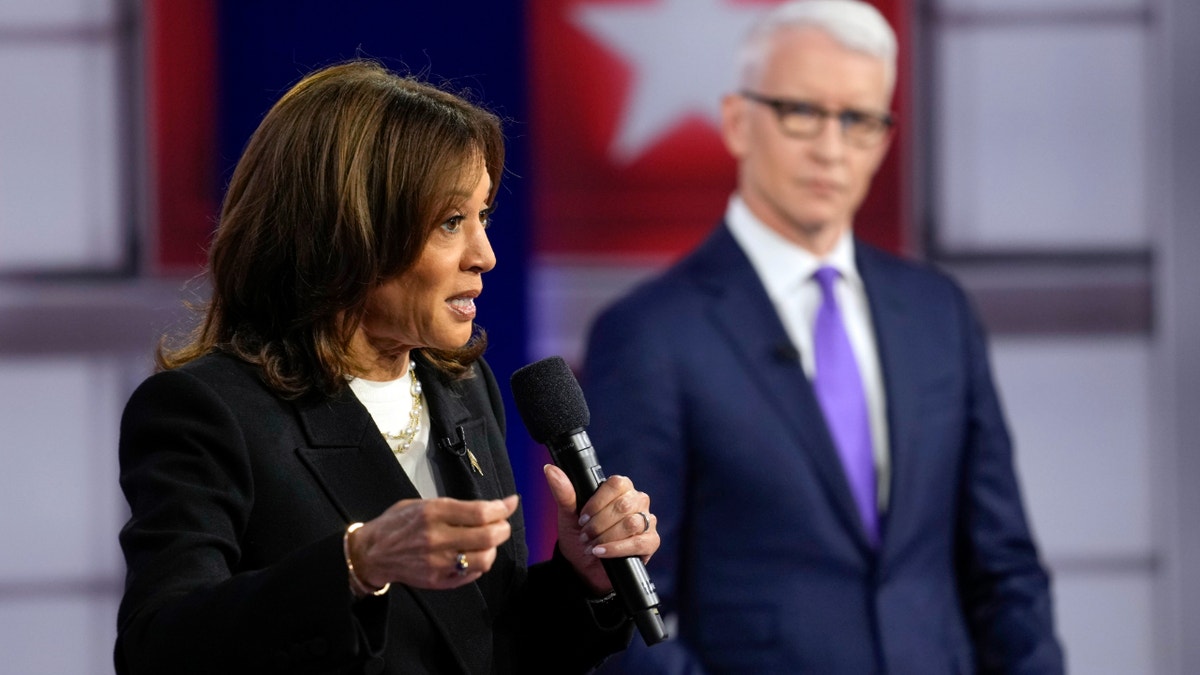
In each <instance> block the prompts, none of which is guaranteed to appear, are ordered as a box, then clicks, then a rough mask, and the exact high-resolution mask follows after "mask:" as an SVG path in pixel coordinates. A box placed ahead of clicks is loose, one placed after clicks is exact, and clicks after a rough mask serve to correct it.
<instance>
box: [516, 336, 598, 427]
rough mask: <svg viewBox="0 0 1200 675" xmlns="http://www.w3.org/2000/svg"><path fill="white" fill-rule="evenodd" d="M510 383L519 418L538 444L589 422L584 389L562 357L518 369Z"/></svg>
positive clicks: (589, 417) (546, 359)
mask: <svg viewBox="0 0 1200 675" xmlns="http://www.w3.org/2000/svg"><path fill="white" fill-rule="evenodd" d="M509 383H510V384H511V385H512V393H513V400H514V401H515V402H516V404H517V411H518V412H520V413H521V420H522V421H524V422H525V428H526V429H528V430H529V435H530V436H532V437H533V440H535V441H537V442H538V443H542V444H545V443H546V441H548V440H550V439H552V438H554V437H556V436H561V435H563V434H567V433H570V432H572V431H575V430H576V429H582V428H584V427H586V426H587V425H588V422H589V421H591V415H590V414H589V413H588V407H587V402H586V401H584V400H583V390H582V389H580V388H579V382H578V381H577V380H576V379H575V374H574V373H572V372H571V367H570V366H568V365H567V362H566V361H564V360H563V358H562V357H561V356H551V357H549V358H545V359H542V360H541V361H535V362H533V363H531V364H529V365H527V366H522V367H521V368H518V369H517V371H516V372H514V373H513V374H512V379H511V381H510V382H509Z"/></svg>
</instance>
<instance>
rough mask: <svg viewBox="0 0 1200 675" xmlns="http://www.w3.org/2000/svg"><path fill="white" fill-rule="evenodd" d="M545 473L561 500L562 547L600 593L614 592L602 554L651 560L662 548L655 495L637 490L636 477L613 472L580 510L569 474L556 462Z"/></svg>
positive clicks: (559, 510) (559, 514) (608, 556)
mask: <svg viewBox="0 0 1200 675" xmlns="http://www.w3.org/2000/svg"><path fill="white" fill-rule="evenodd" d="M544 471H545V474H546V484H547V485H548V486H549V487H550V494H552V495H553V496H554V501H555V502H557V503H558V548H559V550H560V551H561V552H562V554H563V557H565V558H566V559H567V561H568V562H570V563H571V565H572V566H573V567H574V568H575V570H576V571H577V572H578V573H579V575H580V576H581V577H583V579H584V581H586V582H587V584H588V586H589V587H591V589H592V590H593V591H594V592H595V593H596V594H597V595H603V594H605V593H608V592H609V591H611V590H612V582H610V581H609V580H608V575H607V574H605V572H604V567H603V566H601V564H600V560H601V559H602V558H626V557H629V556H638V557H640V558H641V559H642V562H647V561H649V560H650V556H652V555H654V552H655V551H657V550H658V545H659V543H660V540H659V538H658V529H657V525H658V519H657V518H655V517H654V514H653V513H650V496H649V495H647V494H646V493H645V492H638V491H637V489H636V488H634V486H633V481H631V480H629V479H628V478H626V477H624V476H609V477H608V479H606V480H605V481H604V482H603V483H601V484H600V487H599V488H597V490H596V494H594V495H592V498H591V499H589V500H588V501H587V503H586V504H584V505H583V509H582V510H581V511H580V512H579V513H578V514H576V513H575V504H576V500H575V488H574V487H573V486H572V485H571V481H570V480H569V479H568V478H567V475H566V474H565V473H563V472H562V469H559V468H558V467H557V466H554V465H553V464H547V465H546V466H545V468H544Z"/></svg>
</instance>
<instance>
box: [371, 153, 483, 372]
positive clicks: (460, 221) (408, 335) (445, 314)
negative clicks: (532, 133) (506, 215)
mask: <svg viewBox="0 0 1200 675" xmlns="http://www.w3.org/2000/svg"><path fill="white" fill-rule="evenodd" d="M472 170H473V171H474V172H476V173H477V174H478V176H479V180H478V181H477V182H476V184H475V186H474V189H473V190H472V191H471V192H469V193H467V192H463V193H459V194H455V195H454V196H453V199H454V206H453V207H452V208H451V209H450V210H449V211H448V212H447V213H445V214H444V217H443V220H442V223H441V224H440V225H439V226H438V227H437V228H435V229H434V231H433V233H432V234H430V235H429V239H428V241H427V242H426V243H425V248H424V250H422V251H421V256H420V258H418V259H417V262H416V264H415V265H413V266H412V267H411V268H410V269H409V270H407V271H406V272H404V273H403V274H401V275H399V276H397V277H395V278H393V279H390V280H388V281H386V282H384V283H383V284H380V285H379V286H378V287H376V288H375V289H374V290H372V291H371V292H370V294H369V295H368V297H367V306H366V315H365V316H364V318H363V322H362V324H361V326H360V327H359V329H358V334H357V335H356V336H355V337H356V340H355V346H356V351H358V350H360V349H364V348H365V349H364V351H365V352H366V353H365V354H359V356H360V359H359V360H360V361H362V362H363V363H362V365H363V366H365V367H366V369H367V372H366V373H364V374H363V376H366V377H370V375H371V374H372V371H378V370H379V368H381V367H382V368H384V369H385V370H387V371H394V370H395V368H394V366H399V367H403V366H404V365H405V363H406V361H405V360H403V359H400V360H398V361H397V360H396V359H395V357H399V356H401V355H404V354H407V352H408V350H410V349H414V348H419V347H432V348H434V349H454V348H457V347H461V346H463V345H464V344H466V343H467V341H468V340H470V339H471V332H472V324H473V323H474V320H475V298H476V297H478V296H479V294H480V292H482V291H483V276H482V275H483V273H484V272H487V271H488V270H490V269H492V268H493V267H495V266H496V256H495V254H494V253H493V252H492V245H491V244H490V243H489V242H488V237H487V231H486V230H487V226H488V218H489V216H490V214H491V211H492V207H491V206H489V205H488V203H487V198H488V195H489V194H490V193H491V189H492V180H491V177H490V176H488V172H487V167H486V166H484V162H483V160H482V158H481V159H479V160H477V161H476V163H474V164H473V165H472ZM364 342H365V344H364ZM402 372H403V371H401V372H400V373H395V372H375V373H374V374H375V375H377V376H381V377H380V379H390V377H391V376H399V375H400V374H402Z"/></svg>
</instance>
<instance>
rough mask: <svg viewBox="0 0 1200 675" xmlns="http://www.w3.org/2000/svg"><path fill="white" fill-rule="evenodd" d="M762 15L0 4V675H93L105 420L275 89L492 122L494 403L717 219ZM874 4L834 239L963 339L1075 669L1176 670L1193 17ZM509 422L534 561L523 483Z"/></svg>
mask: <svg viewBox="0 0 1200 675" xmlns="http://www.w3.org/2000/svg"><path fill="white" fill-rule="evenodd" d="M770 4H772V3H771V2H766V1H761V0H529V1H527V2H519V1H517V0H511V1H509V2H501V1H497V0H491V1H488V0H459V1H457V2H446V3H433V2H403V1H401V0H358V1H355V2H333V1H332V0H323V1H317V0H142V1H138V0H4V1H3V3H0V95H2V97H3V98H2V99H0V437H2V438H3V445H2V447H3V453H4V454H3V459H4V470H3V471H0V547H2V548H0V551H2V552H0V663H2V664H3V665H2V666H0V668H2V669H3V670H4V672H8V673H14V674H26V673H46V674H54V675H93V674H101V673H111V672H112V665H111V648H112V642H113V638H114V636H115V626H114V622H115V614H116V606H117V603H118V601H119V598H120V594H121V588H122V583H123V573H124V566H123V561H122V559H121V556H120V551H119V549H118V546H117V541H116V535H117V531H118V530H119V528H120V526H121V524H122V523H123V522H124V519H125V517H126V511H125V505H124V501H123V498H122V496H121V494H120V490H119V488H118V485H117V462H116V446H117V435H118V424H119V418H120V413H121V409H122V407H123V405H124V403H125V400H126V398H127V397H128V395H129V393H130V392H131V391H132V388H133V387H134V386H135V385H136V384H137V383H138V382H139V381H140V380H141V379H142V378H144V377H145V376H146V375H147V374H148V373H149V372H150V370H151V367H152V362H151V357H150V355H151V352H152V350H153V347H154V345H155V344H156V341H157V339H158V336H160V335H161V334H162V333H164V332H167V331H175V330H179V329H180V328H181V327H186V325H187V321H188V314H187V312H186V311H185V310H184V308H183V302H184V301H185V300H189V299H190V300H193V301H195V300H202V299H203V298H204V294H205V288H204V283H203V280H202V279H199V278H198V277H197V275H198V274H199V272H200V269H201V265H202V264H203V261H204V250H205V247H206V245H207V242H208V240H209V237H210V235H211V233H212V229H213V227H214V225H215V222H216V215H217V210H218V208H219V203H220V199H221V196H222V189H223V186H224V185H225V183H226V181H227V180H228V177H229V175H230V173H231V171H232V168H233V165H234V163H235V162H236V160H237V157H238V155H239V154H240V151H241V148H242V147H243V145H244V144H245V142H246V139H247V138H248V136H249V135H250V133H251V132H252V131H253V129H254V128H255V126H256V125H257V123H258V121H259V120H260V119H261V118H262V115H263V114H264V113H265V112H266V110H267V108H268V107H269V106H270V105H271V104H272V103H273V102H274V101H275V99H276V98H278V97H279V95H280V94H282V93H283V92H284V91H285V90H286V89H287V88H288V87H289V86H290V85H291V84H293V83H294V82H295V81H296V80H298V79H299V78H300V77H301V76H302V75H303V74H304V73H306V72H308V71H310V70H313V69H315V68H317V67H320V66H324V65H329V64H331V63H335V62H338V61H342V60H345V59H349V58H354V57H367V58H374V59H378V60H381V61H383V62H384V63H385V64H386V65H388V66H390V67H391V68H393V69H395V70H399V71H402V72H409V73H413V74H416V75H419V76H421V77H423V78H425V79H429V80H432V81H434V82H438V83H446V84H447V85H448V86H449V87H450V88H451V89H453V90H455V91H458V92H467V93H468V95H469V96H470V97H471V98H473V99H475V100H477V101H480V102H483V103H485V104H487V105H488V106H489V107H490V108H491V109H493V110H494V111H496V112H497V113H498V114H500V115H501V116H502V117H503V118H504V119H505V120H506V130H507V136H508V140H509V146H508V148H509V163H508V167H507V174H506V177H505V179H504V183H503V184H502V187H501V192H500V197H499V204H500V208H499V211H498V213H497V214H496V217H495V219H494V223H495V225H494V229H493V230H492V240H493V245H494V247H495V248H496V252H497V256H498V258H499V266H498V267H497V268H496V270H495V271H493V272H491V273H490V274H489V275H488V276H487V277H486V279H485V280H486V282H487V284H486V289H485V293H484V295H483V297H482V298H481V300H480V318H479V322H480V323H481V324H482V325H483V326H484V327H485V328H487V329H488V331H489V341H490V343H491V346H490V348H489V352H488V359H489V361H490V362H491V363H492V365H493V367H495V369H496V370H497V374H498V376H499V377H500V378H501V379H502V380H505V381H506V380H507V378H508V375H509V374H510V373H511V372H512V371H513V370H515V369H516V368H518V367H520V366H521V365H523V364H524V363H527V362H529V361H532V360H535V359H538V358H541V357H544V356H548V355H552V354H560V355H562V356H564V357H566V358H567V359H568V360H569V361H572V362H577V359H578V358H579V357H580V355H581V354H582V339H583V335H584V334H585V331H586V328H587V326H588V323H589V321H590V320H591V318H592V316H594V314H595V312H596V311H597V310H598V309H599V308H600V307H601V306H603V305H604V304H605V303H606V302H608V301H610V300H611V299H612V298H613V297H614V296H615V295H617V294H619V293H621V292H623V291H624V290H626V289H628V288H629V287H630V286H631V285H632V284H634V283H636V282H637V281H638V280H639V279H642V278H644V277H645V276H646V275H648V274H651V273H653V272H654V271H656V270H658V269H660V268H661V267H662V266H663V265H665V264H666V263H668V262H669V261H671V260H672V259H674V258H675V257H676V256H678V255H679V254H680V253H682V252H683V251H684V250H686V249H687V248H689V247H690V246H691V245H692V244H694V243H695V242H697V241H699V240H700V239H701V238H702V237H703V236H704V235H705V234H706V233H707V232H708V231H709V230H710V229H711V228H712V227H713V225H714V224H715V223H716V221H717V219H718V218H719V217H720V216H721V214H722V210H723V207H724V204H725V201H726V199H727V198H728V196H729V193H730V190H731V189H732V186H733V164H732V162H731V160H730V159H729V158H728V157H727V155H726V154H725V151H724V149H723V148H722V146H721V144H720V140H719V138H718V137H717V135H716V133H715V131H714V127H713V123H714V121H715V119H716V110H717V100H718V98H719V96H720V95H721V93H723V92H724V91H726V90H727V89H728V87H729V83H730V81H731V74H732V72H731V67H730V66H729V62H730V58H731V56H730V50H731V49H732V45H733V42H734V40H736V38H737V37H738V34H739V33H740V30H741V27H743V26H745V25H746V23H747V21H749V20H750V18H752V17H753V16H754V15H756V14H757V13H758V12H760V11H761V10H762V9H763V8H764V7H765V6H767V5H770ZM876 5H877V6H878V7H879V8H880V9H881V10H882V11H883V12H884V13H885V14H886V15H887V16H888V18H889V19H891V20H892V22H893V24H894V25H895V26H896V27H897V29H898V32H899V33H900V37H901V46H902V57H901V67H902V68H901V71H902V72H901V76H900V82H899V91H898V93H897V98H896V101H895V110H896V112H897V114H898V117H899V119H900V131H899V135H898V137H897V141H896V143H895V145H894V146H893V149H892V152H891V155H890V156H889V158H888V161H887V163H886V165H885V166H884V168H883V169H882V171H881V173H880V175H879V177H878V178H877V180H876V182H875V187H874V189H873V192H872V194H871V196H870V198H869V202H868V204H867V205H866V207H865V208H864V210H863V212H862V214H861V218H860V220H859V222H858V224H857V228H858V231H859V233H860V234H861V235H862V236H863V237H864V238H866V239H868V240H870V241H872V242H875V243H877V244H879V245H881V246H884V247H885V248H888V249H891V250H894V251H900V252H905V253H908V254H910V255H913V256H915V257H918V258H923V259H926V260H928V261H930V262H932V263H934V264H936V265H939V266H941V267H943V268H944V269H946V270H948V271H949V272H950V273H952V274H953V275H955V276H956V277H957V278H958V279H959V280H960V281H961V282H962V283H963V284H964V285H965V286H966V287H967V288H968V290H969V291H970V293H971V295H972V297H973V298H974V299H975V301H976V303H977V305H978V306H979V308H980V310H981V312H982V313H983V316H984V318H985V321H986V323H987V325H988V328H989V330H990V333H991V338H992V339H991V343H992V350H993V351H992V357H993V362H994V366H995V369H996V374H997V379H998V381H999V386H1000V389H1001V394H1002V397H1003V400H1004V403H1005V406H1006V410H1007V413H1008V416H1009V421H1010V423H1011V426H1012V430H1013V435H1014V437H1015V440H1016V443H1017V457H1018V469H1019V472H1020V474H1021V478H1022V480H1023V485H1024V488H1025V497H1026V501H1027V504H1028V507H1029V509H1030V511H1031V517H1032V520H1033V526H1034V529H1035V533H1036V534H1037V536H1038V538H1039V540H1040V543H1041V545H1042V551H1043V554H1044V556H1045V558H1046V561H1047V563H1048V565H1049V567H1050V569H1051V571H1052V572H1053V575H1054V582H1055V595H1056V600H1057V608H1058V622H1059V632H1060V634H1061V636H1062V638H1063V641H1064V643H1065V645H1066V649H1067V654H1068V659H1069V664H1070V667H1071V671H1072V672H1075V673H1086V674H1091V673H1114V674H1130V673H1147V674H1151V673H1153V674H1176V673H1179V674H1184V673H1197V672H1200V644H1198V643H1197V642H1196V641H1195V640H1194V639H1193V638H1194V636H1196V635H1198V634H1200V579H1197V576H1196V575H1197V573H1200V529H1198V528H1196V527H1195V526H1194V524H1193V522H1194V521H1193V520H1192V519H1193V518H1194V517H1195V516H1197V515H1200V491H1198V490H1197V489H1196V487H1197V486H1200V447H1198V446H1200V443H1198V439H1200V288H1198V285H1200V284H1198V281H1200V272H1197V271H1196V268H1197V266H1198V265H1200V227H1198V226H1197V222H1196V221H1197V218H1198V216H1197V214H1200V130H1198V129H1197V126H1196V120H1197V119H1200V41H1198V40H1196V39H1195V33H1196V31H1197V30H1198V29H1200V3H1197V2H1195V0H876ZM511 409H512V408H511V407H510V410H511ZM510 422H512V424H511V427H510V430H509V443H510V451H511V453H512V455H513V457H514V465H515V468H516V470H517V473H518V480H519V483H520V487H521V491H522V493H523V495H524V499H525V503H526V507H527V509H529V518H530V520H531V521H532V522H531V523H530V525H531V529H530V541H529V544H530V546H531V549H532V551H533V556H534V558H535V559H541V558H544V557H545V556H546V555H547V554H548V551H549V548H548V547H549V540H548V536H549V534H548V532H549V529H550V528H549V521H548V519H547V516H548V514H549V511H550V507H549V504H548V497H547V496H546V495H545V494H544V493H545V488H544V486H543V484H542V483H541V479H540V474H541V470H540V467H541V465H542V464H543V463H545V462H546V461H547V459H548V458H547V456H546V454H545V451H544V450H543V449H542V448H540V447H535V446H533V444H532V442H531V441H529V439H528V437H527V436H526V434H525V431H524V429H523V428H521V426H520V424H519V423H518V422H517V417H516V415H515V414H513V415H510ZM600 452H601V459H602V460H603V448H600ZM635 478H636V477H635ZM298 591H299V592H303V589H298ZM1189 635H1191V636H1193V638H1188V637H1187V636H1189Z"/></svg>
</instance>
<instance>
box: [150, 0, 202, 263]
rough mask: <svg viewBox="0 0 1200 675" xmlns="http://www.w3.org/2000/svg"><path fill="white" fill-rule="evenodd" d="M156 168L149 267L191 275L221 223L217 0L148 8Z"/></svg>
mask: <svg viewBox="0 0 1200 675" xmlns="http://www.w3.org/2000/svg"><path fill="white" fill-rule="evenodd" d="M145 11H146V43H147V59H146V68H147V78H146V79H147V82H149V83H150V87H149V92H148V102H149V115H148V119H149V146H150V163H151V177H152V178H151V184H150V195H151V202H152V205H151V213H152V215H151V228H150V230H151V246H150V252H149V257H150V265H151V267H152V268H153V269H154V270H155V271H156V272H158V273H163V274H170V273H181V274H192V273H194V272H195V271H196V270H198V269H199V268H200V267H201V265H203V263H204V259H205V251H206V247H207V246H208V241H209V238H210V236H211V235H212V231H213V227H214V225H215V223H216V217H217V210H218V203H217V202H218V199H219V195H220V190H219V188H218V186H217V181H218V178H217V170H216V152H217V137H216V135H217V133H216V129H217V91H216V89H217V85H216V69H217V60H216V59H217V55H216V44H217V41H216V13H215V12H216V10H215V6H214V0H186V1H179V0H150V1H149V2H147V3H146V5H145Z"/></svg>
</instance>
